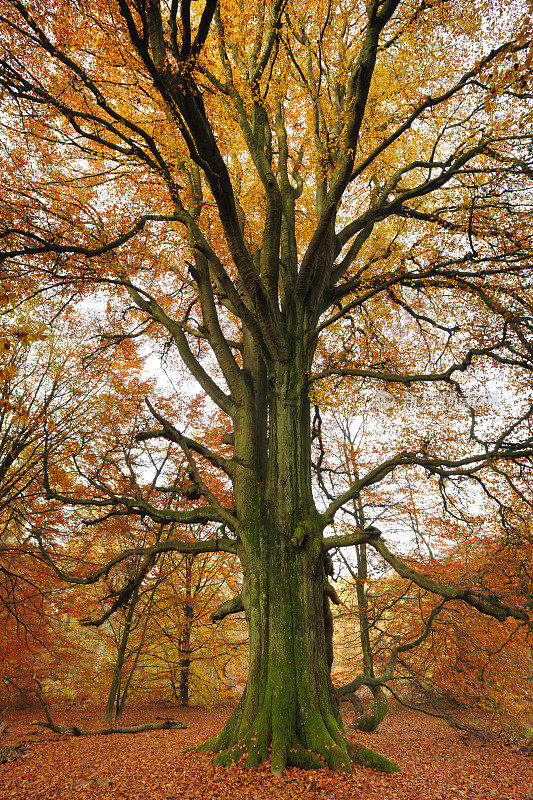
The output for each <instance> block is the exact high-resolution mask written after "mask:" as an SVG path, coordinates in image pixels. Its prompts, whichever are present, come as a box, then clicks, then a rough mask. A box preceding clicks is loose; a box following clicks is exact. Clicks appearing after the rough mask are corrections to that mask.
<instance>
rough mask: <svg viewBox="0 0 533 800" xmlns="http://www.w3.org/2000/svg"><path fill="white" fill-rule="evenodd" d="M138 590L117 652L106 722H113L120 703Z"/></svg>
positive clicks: (105, 712)
mask: <svg viewBox="0 0 533 800" xmlns="http://www.w3.org/2000/svg"><path fill="white" fill-rule="evenodd" d="M137 596H138V594H137V590H136V591H135V592H134V594H133V596H132V598H131V600H130V603H129V605H128V609H127V611H126V619H125V622H124V630H123V631H122V636H121V638H120V644H119V647H118V652H117V659H116V661H115V668H114V670H113V678H112V679H111V686H110V688H109V694H108V697H107V704H106V707H105V711H104V720H105V721H106V722H111V721H112V719H113V709H114V707H115V702H116V703H117V707H118V705H119V701H120V684H121V681H122V670H123V668H124V658H125V655H126V647H127V646H128V639H129V637H130V631H131V623H132V620H133V614H134V612H135V605H136V603H137Z"/></svg>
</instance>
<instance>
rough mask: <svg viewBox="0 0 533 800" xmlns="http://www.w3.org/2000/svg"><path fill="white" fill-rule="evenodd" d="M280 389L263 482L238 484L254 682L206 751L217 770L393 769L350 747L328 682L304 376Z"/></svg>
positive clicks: (327, 628)
mask: <svg viewBox="0 0 533 800" xmlns="http://www.w3.org/2000/svg"><path fill="white" fill-rule="evenodd" d="M301 374H302V375H303V373H301ZM275 386H276V387H277V391H276V392H275V393H273V394H272V396H271V399H270V440H269V452H268V467H267V470H266V475H265V480H264V481H262V482H259V483H258V482H256V483H255V485H252V483H251V482H248V483H247V485H244V486H243V487H242V488H241V491H239V486H238V484H237V485H236V499H237V511H238V513H239V512H240V513H239V516H240V519H241V520H242V523H241V527H240V530H239V536H240V541H241V543H242V545H241V548H240V558H241V562H242V566H243V573H244V586H243V593H242V600H243V605H244V609H245V613H246V621H247V624H248V633H249V675H248V681H247V685H246V689H245V691H244V694H243V697H242V698H241V701H240V703H239V705H238V707H237V709H236V710H235V712H234V713H233V715H232V716H231V718H230V719H229V721H228V723H227V724H226V726H225V727H224V729H223V730H222V731H221V733H220V734H219V735H218V736H217V737H215V738H214V739H212V740H210V741H209V742H207V743H206V744H205V745H204V746H203V748H202V749H203V750H205V751H212V752H216V753H217V754H218V755H217V756H216V757H215V759H214V763H215V764H219V765H223V764H230V763H232V762H236V761H242V762H243V763H244V764H245V765H247V766H256V765H257V764H260V763H261V762H263V761H266V760H267V759H268V758H270V759H271V764H272V771H273V773H274V774H281V772H282V771H283V769H284V768H285V766H286V765H287V764H288V765H293V766H298V767H304V768H310V769H317V768H320V767H323V766H324V764H327V765H328V766H329V767H331V768H332V769H340V770H344V771H350V770H351V765H352V762H354V761H357V762H358V763H360V764H364V765H367V766H374V767H376V768H378V769H381V770H385V771H388V772H392V771H394V770H395V769H396V767H395V765H394V764H392V763H391V762H390V761H388V760H387V759H385V758H384V757H383V756H380V755H378V754H376V753H373V752H372V751H370V750H367V749H366V748H363V747H360V746H354V745H352V744H351V743H350V742H349V740H348V739H347V736H346V733H345V731H344V728H343V724H342V721H341V717H340V714H339V708H338V702H337V699H336V697H335V693H334V689H333V685H332V682H331V678H330V669H331V663H332V658H333V653H332V617H331V612H330V609H329V599H328V597H327V595H326V585H327V580H326V575H325V571H324V555H325V554H324V550H323V547H322V525H321V518H320V515H319V514H318V513H317V511H316V509H315V507H314V503H313V499H312V493H311V479H310V434H309V407H308V401H307V394H306V391H305V386H304V378H303V377H302V378H301V379H300V380H298V378H295V376H294V373H292V374H288V375H287V376H285V379H284V380H278V381H277V382H276V384H275ZM237 445H238V431H237V427H236V446H237ZM243 483H244V484H246V480H244V481H243Z"/></svg>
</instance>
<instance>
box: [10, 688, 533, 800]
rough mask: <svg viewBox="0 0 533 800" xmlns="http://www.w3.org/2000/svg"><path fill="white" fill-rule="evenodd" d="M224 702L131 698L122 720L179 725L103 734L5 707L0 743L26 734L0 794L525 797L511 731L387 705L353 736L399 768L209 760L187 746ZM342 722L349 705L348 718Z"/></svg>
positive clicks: (28, 798) (81, 720) (136, 798)
mask: <svg viewBox="0 0 533 800" xmlns="http://www.w3.org/2000/svg"><path fill="white" fill-rule="evenodd" d="M52 711H53V715H54V721H55V722H57V723H58V724H59V725H62V726H64V725H69V724H70V725H71V724H76V725H78V726H80V727H83V728H88V729H96V728H99V727H105V725H104V724H103V723H102V721H101V711H102V709H101V708H95V707H87V708H80V707H78V708H75V707H74V708H71V709H69V710H61V709H58V708H52ZM229 711H230V709H229V708H215V709H210V710H205V709H200V708H189V709H183V708H177V707H168V706H157V705H144V704H136V705H135V704H134V705H132V706H130V708H129V709H128V710H127V712H126V713H125V715H124V719H123V722H122V724H123V725H129V724H137V723H145V722H155V721H156V717H160V718H161V717H163V718H164V717H166V716H170V717H172V718H175V719H178V720H181V721H183V722H185V723H186V724H187V726H188V727H187V729H186V730H165V731H155V732H146V733H139V734H133V735H130V734H113V735H110V736H83V737H73V736H63V735H58V734H54V733H52V732H51V731H50V730H46V729H42V728H39V729H37V732H35V727H34V726H32V722H33V721H34V720H37V719H38V720H43V719H44V715H43V714H42V713H41V711H40V710H39V709H33V710H21V711H16V712H7V713H6V721H7V722H8V723H9V724H10V728H9V730H8V731H7V733H6V734H5V735H4V736H3V738H2V745H3V746H8V745H12V746H13V745H15V744H17V743H19V742H21V741H25V743H26V744H25V747H26V754H25V755H24V756H23V757H22V758H20V759H18V760H17V761H13V762H8V763H6V764H3V765H2V766H0V798H1V800H8V799H9V800H15V799H16V800H85V798H87V799H89V798H90V799H91V800H92V798H98V800H118V799H119V798H120V800H163V798H164V800H175V799H176V800H177V798H179V800H200V799H201V800H215V798H216V800H259V799H260V798H275V800H304V798H305V800H308V799H310V800H355V798H357V799H359V798H362V800H373V798H376V800H377V799H378V798H379V800H465V798H466V799H467V800H478V799H479V800H532V799H533V757H532V756H529V755H525V754H524V753H522V752H520V751H519V749H518V743H516V742H514V741H513V739H512V737H511V738H509V737H507V739H505V738H501V737H500V738H497V739H494V740H492V741H489V742H480V741H478V740H476V739H471V738H467V739H465V738H463V737H461V736H460V735H459V733H458V732H457V731H456V730H454V729H451V728H450V727H448V726H447V725H446V724H444V722H442V721H441V720H439V719H434V718H432V717H428V716H425V715H423V714H422V713H420V712H416V711H405V710H404V711H401V712H397V713H393V714H390V715H389V716H388V718H387V719H386V720H385V721H384V722H383V723H382V725H381V727H380V729H379V731H378V732H377V733H375V734H363V733H354V734H353V739H354V740H355V741H358V742H361V743H362V744H365V745H366V746H368V747H372V748H374V749H375V750H378V751H379V752H381V753H384V754H385V755H387V756H389V758H392V759H393V760H394V761H395V762H396V763H397V764H398V765H399V766H400V769H401V771H400V772H399V773H397V774H395V775H382V774H379V773H377V772H373V771H372V770H369V769H365V768H355V769H354V771H353V773H352V775H350V776H344V775H339V774H337V773H334V772H331V771H330V770H327V769H325V770H320V771H313V772H304V771H303V770H299V769H288V770H286V772H285V773H284V774H283V776H282V777H280V778H275V777H273V776H272V775H271V774H270V771H269V768H268V765H264V766H263V767H261V768H260V769H257V770H248V769H245V768H242V767H239V766H235V767H232V768H230V769H225V768H220V767H218V768H215V767H213V766H212V765H211V763H210V758H209V756H205V755H200V754H199V753H196V752H190V751H186V748H189V747H191V746H194V745H196V744H199V743H200V742H202V741H203V740H205V739H206V738H207V737H209V736H211V735H212V734H214V733H215V732H216V731H218V730H219V729H220V727H221V726H222V724H223V722H224V721H225V719H226V718H227V716H228V714H229ZM349 721H350V715H349V714H347V718H346V722H349Z"/></svg>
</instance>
